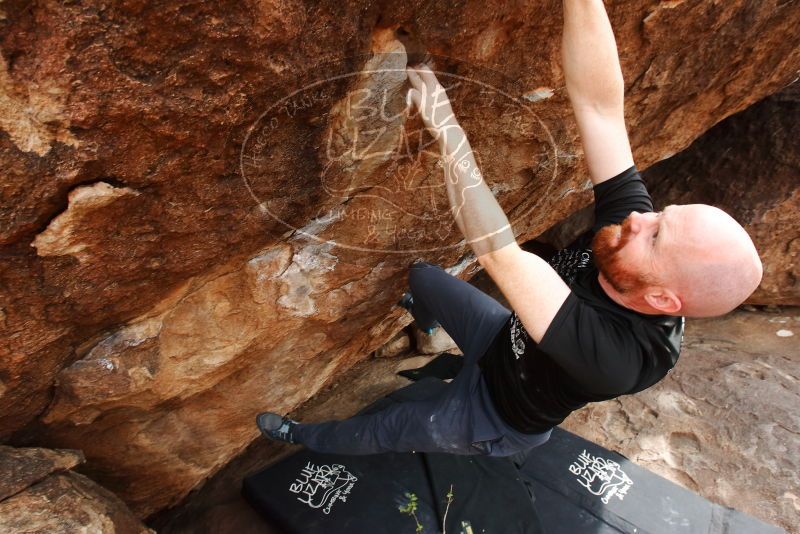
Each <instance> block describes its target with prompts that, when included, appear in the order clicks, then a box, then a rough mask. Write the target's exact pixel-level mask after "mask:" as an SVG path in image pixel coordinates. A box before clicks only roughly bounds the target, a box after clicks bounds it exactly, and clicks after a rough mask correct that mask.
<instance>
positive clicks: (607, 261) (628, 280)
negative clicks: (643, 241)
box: [592, 217, 649, 293]
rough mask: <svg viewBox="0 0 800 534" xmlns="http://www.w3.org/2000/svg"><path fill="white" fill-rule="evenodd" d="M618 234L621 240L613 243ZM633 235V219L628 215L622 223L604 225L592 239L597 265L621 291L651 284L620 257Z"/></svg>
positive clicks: (615, 287) (627, 291)
mask: <svg viewBox="0 0 800 534" xmlns="http://www.w3.org/2000/svg"><path fill="white" fill-rule="evenodd" d="M617 234H619V236H620V237H619V241H618V242H617V243H616V244H612V243H614V241H615V240H616V236H617ZM631 237H632V235H631V220H630V217H627V218H625V220H624V221H622V224H621V225H620V224H610V225H608V226H604V227H603V228H601V229H600V230H598V231H597V233H596V234H595V235H594V238H593V239H592V252H593V253H594V263H595V265H596V266H597V268H598V269H599V270H600V272H601V273H603V276H604V277H605V279H606V280H608V282H609V283H610V284H611V287H613V288H614V289H616V290H617V291H619V292H620V293H632V292H637V291H639V290H640V289H644V288H645V287H647V286H648V285H649V284H648V281H647V280H646V278H645V277H644V276H642V275H640V274H638V273H635V272H633V271H631V269H630V268H628V267H627V266H626V265H625V264H624V263H623V261H622V259H621V258H620V257H619V254H618V252H619V251H620V250H621V249H622V247H624V246H625V245H626V244H627V243H628V241H630V239H631Z"/></svg>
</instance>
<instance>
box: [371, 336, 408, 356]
mask: <svg viewBox="0 0 800 534" xmlns="http://www.w3.org/2000/svg"><path fill="white" fill-rule="evenodd" d="M410 348H411V338H409V337H408V334H407V333H406V332H405V331H400V332H398V333H397V334H395V336H394V337H393V338H392V339H390V340H389V341H387V342H386V343H385V344H383V345H382V346H380V347H378V349H377V350H376V351H375V357H376V358H393V357H395V356H399V355H400V354H404V353H406V352H408V350H409V349H410Z"/></svg>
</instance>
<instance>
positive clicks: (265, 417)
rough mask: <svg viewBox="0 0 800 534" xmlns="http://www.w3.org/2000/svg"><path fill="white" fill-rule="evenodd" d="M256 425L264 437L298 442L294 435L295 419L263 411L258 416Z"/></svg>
mask: <svg viewBox="0 0 800 534" xmlns="http://www.w3.org/2000/svg"><path fill="white" fill-rule="evenodd" d="M256 425H258V429H259V430H261V433H262V434H264V437H265V438H267V439H274V440H276V441H283V442H286V443H297V441H295V437H294V427H295V426H296V425H297V423H296V422H295V421H292V420H291V419H288V418H286V417H281V416H280V415H278V414H276V413H272V412H263V413H260V414H258V415H257V416H256Z"/></svg>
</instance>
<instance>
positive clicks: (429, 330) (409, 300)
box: [397, 293, 439, 336]
mask: <svg viewBox="0 0 800 534" xmlns="http://www.w3.org/2000/svg"><path fill="white" fill-rule="evenodd" d="M397 305H398V306H400V307H401V308H405V309H406V310H408V312H409V313H410V314H411V315H414V312H413V311H412V309H411V308H413V307H414V296H413V295H412V294H411V293H404V294H403V296H402V297H401V298H400V300H399V301H397ZM415 324H416V325H417V327H418V328H419V329H420V330H422V331H423V332H425V333H426V334H428V335H429V336H431V335H433V331H434V330H436V327H437V326H439V322H438V321H437V320H435V319H434V320H433V324H431V325H429V326H424V325H420V324H419V323H418V322H416V321H415Z"/></svg>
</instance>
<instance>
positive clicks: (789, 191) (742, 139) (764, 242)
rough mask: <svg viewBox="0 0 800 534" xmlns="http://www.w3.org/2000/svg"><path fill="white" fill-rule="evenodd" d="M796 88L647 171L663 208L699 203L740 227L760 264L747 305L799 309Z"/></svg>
mask: <svg viewBox="0 0 800 534" xmlns="http://www.w3.org/2000/svg"><path fill="white" fill-rule="evenodd" d="M797 139H800V83H794V84H792V85H791V86H790V87H788V88H787V89H786V90H784V91H782V92H780V93H779V94H777V95H774V96H772V97H769V98H766V99H765V100H763V101H761V102H759V103H757V104H755V105H754V106H751V107H750V108H748V109H746V110H745V111H743V112H741V113H738V114H736V115H734V116H733V117H729V118H727V119H726V120H725V121H724V122H722V123H720V124H718V125H717V126H715V127H714V128H712V129H711V130H709V131H708V132H706V133H705V134H704V135H703V136H702V137H701V138H700V139H698V140H697V141H695V142H694V143H693V144H692V145H691V146H690V147H689V148H688V149H686V150H685V151H683V152H681V153H680V154H678V155H677V156H675V157H673V158H670V159H669V160H667V161H664V162H661V163H658V164H656V165H654V166H652V167H650V168H649V169H648V170H647V173H646V176H645V178H646V179H647V180H648V184H652V185H651V189H652V194H653V197H654V198H655V199H657V201H658V204H659V205H660V206H662V207H663V206H666V205H669V204H693V203H704V204H712V205H714V206H718V207H720V208H722V209H724V210H725V211H727V212H728V213H730V214H731V216H733V217H734V218H735V219H736V220H737V221H739V222H740V223H741V224H742V225H743V226H744V227H745V229H746V230H747V232H748V233H749V234H750V236H751V237H752V238H753V242H755V244H756V246H757V248H758V251H759V254H760V256H761V258H762V262H763V264H764V276H763V278H762V280H761V285H760V286H759V288H758V290H757V291H756V292H755V293H754V294H753V295H752V296H751V297H750V298H749V299H748V302H750V303H751V304H795V305H798V304H800V261H798V260H800V220H798V218H797V214H798V213H800V144H798V142H797Z"/></svg>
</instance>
